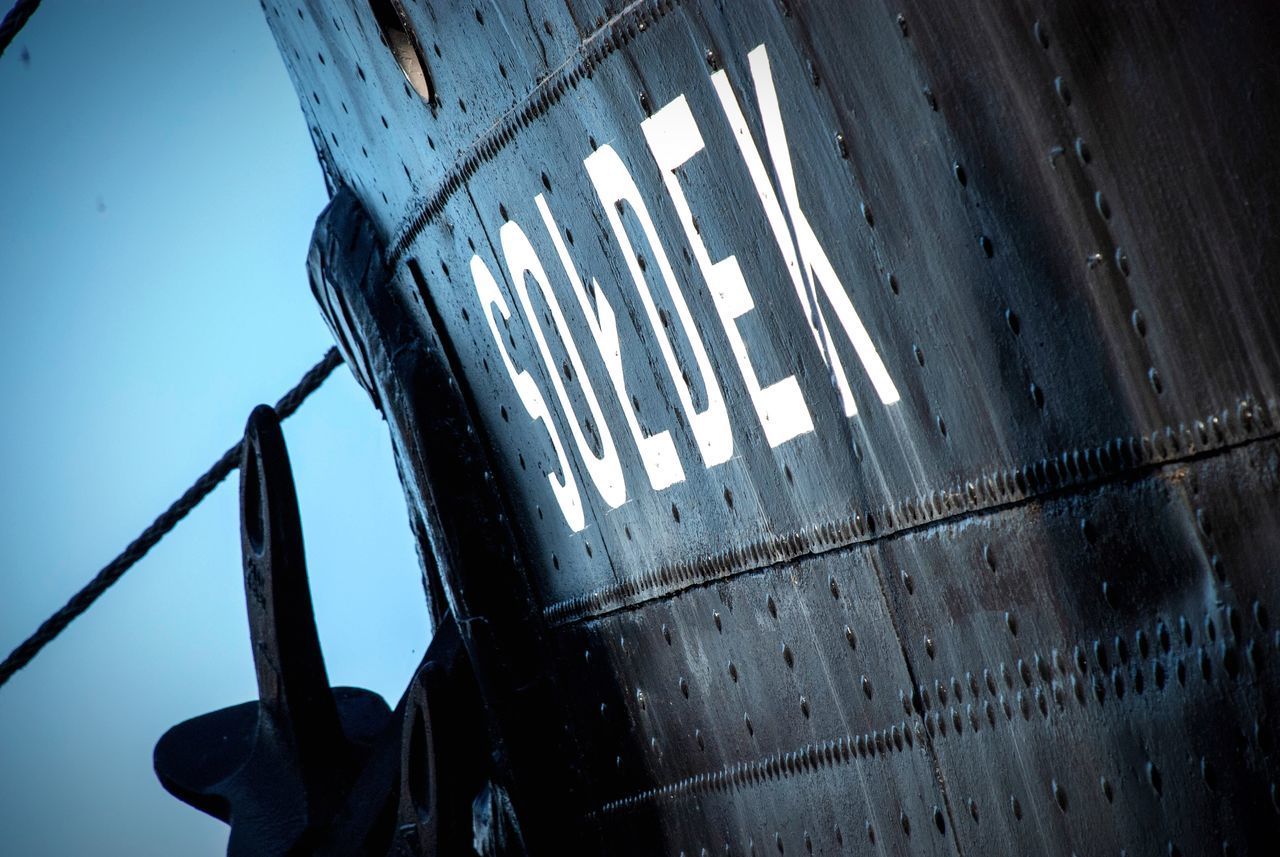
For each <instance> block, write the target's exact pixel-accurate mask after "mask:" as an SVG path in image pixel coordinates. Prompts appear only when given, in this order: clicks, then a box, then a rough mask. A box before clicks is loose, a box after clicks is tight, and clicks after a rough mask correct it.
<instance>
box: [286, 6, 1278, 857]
mask: <svg viewBox="0 0 1280 857" xmlns="http://www.w3.org/2000/svg"><path fill="white" fill-rule="evenodd" d="M266 10H267V15H268V20H269V21H270V22H271V23H272V26H273V29H274V30H275V32H276V35H277V38H278V39H279V40H280V43H281V47H282V53H283V55H284V57H285V59H286V62H287V63H288V64H289V66H290V70H291V73H292V74H293V76H294V79H295V81H296V83H297V86H298V89H299V93H300V96H301V98H302V101H303V104H304V108H305V110H306V112H307V115H308V117H309V120H310V122H311V124H312V126H313V135H314V137H315V140H316V145H317V149H318V151H319V153H320V157H321V159H322V162H323V163H324V165H325V167H326V175H327V177H328V179H329V181H330V182H331V183H332V184H334V185H336V184H338V183H341V184H345V185H347V186H349V187H351V188H352V189H353V190H354V191H355V192H356V194H357V195H358V196H359V197H360V199H361V200H362V202H363V203H364V205H365V207H366V208H367V210H368V211H369V212H370V213H371V215H372V216H373V218H374V220H375V222H376V223H377V224H378V227H379V229H380V230H381V232H382V238H383V241H384V243H385V245H386V247H387V257H388V260H389V262H390V269H391V272H392V273H391V276H392V280H391V281H390V284H389V288H390V289H392V290H393V293H394V296H395V299H396V300H398V301H400V303H401V305H402V306H403V312H404V317H405V319H406V320H407V322H408V324H409V325H410V327H411V328H412V327H413V326H414V325H416V326H417V327H418V328H420V329H422V330H424V331H426V330H428V329H430V328H431V327H432V325H433V322H432V319H431V317H430V312H429V311H428V307H430V308H431V312H434V313H435V314H436V316H437V321H436V322H435V324H437V325H438V326H439V327H440V328H441V330H440V333H441V334H442V336H443V337H444V338H445V339H446V340H447V341H448V343H450V348H451V349H452V353H453V354H454V355H455V356H456V360H457V366H456V370H457V371H458V373H459V376H460V379H459V380H460V383H461V384H462V385H463V387H464V388H465V389H466V391H467V393H468V396H469V401H470V402H472V403H473V406H474V413H473V414H472V417H473V418H474V420H475V421H476V424H477V427H478V429H479V432H480V434H481V435H482V436H483V438H484V439H485V442H486V444H487V445H488V449H489V450H490V452H491V455H492V457H493V465H494V469H495V472H496V478H497V483H498V487H499V488H500V490H501V492H502V494H503V496H504V497H505V498H506V499H507V508H509V509H510V512H511V515H512V521H511V525H512V527H513V529H514V531H515V534H516V540H517V542H518V545H519V549H520V553H521V556H522V558H523V562H524V564H525V568H527V573H528V577H529V583H530V585H531V587H532V591H533V593H534V597H535V599H536V600H537V604H536V605H535V606H536V607H537V608H538V609H539V610H540V611H541V619H540V620H539V621H538V623H537V624H538V625H539V628H540V630H544V631H546V633H547V635H548V639H549V640H550V643H549V646H551V649H550V651H551V652H554V655H555V657H554V659H553V660H552V661H551V662H550V668H551V669H552V671H553V672H555V673H556V674H557V675H559V676H560V677H561V678H560V680H561V685H560V686H561V687H562V688H563V689H564V690H565V695H564V697H565V699H566V701H565V703H564V710H563V711H562V712H561V714H562V715H563V718H564V720H565V722H567V723H568V724H569V725H570V727H571V728H572V729H573V730H575V732H576V733H577V734H579V735H581V736H582V737H581V739H580V741H579V745H580V746H581V747H583V748H585V749H584V750H583V752H584V760H583V761H582V762H581V763H580V764H581V768H582V771H583V773H582V777H583V779H584V781H585V782H587V783H588V784H589V785H588V786H587V788H588V791H589V792H590V793H591V794H592V796H593V798H594V803H591V801H588V803H591V806H592V809H593V812H592V813H591V814H590V815H589V816H588V820H587V821H585V822H584V823H585V824H587V826H588V827H590V828H591V829H594V830H596V831H598V832H599V834H600V835H601V836H602V837H604V838H605V839H608V840H611V841H625V842H629V843H631V847H633V848H634V849H635V852H636V853H652V851H653V849H654V848H661V849H665V850H668V851H670V852H672V853H679V852H681V851H684V852H685V853H693V854H696V853H699V849H702V848H706V849H708V852H711V851H721V850H723V849H724V848H725V847H726V846H729V848H730V850H732V851H734V852H738V851H743V850H746V849H748V848H749V847H751V846H754V847H755V848H757V849H759V850H762V849H764V848H766V847H767V848H774V847H779V848H793V849H803V848H805V847H806V845H809V846H811V848H812V849H813V850H820V851H834V850H838V849H839V848H840V847H841V845H842V843H848V844H849V845H850V847H852V844H853V843H855V842H856V843H859V844H870V842H871V841H872V839H873V838H874V840H875V843H876V845H877V846H880V847H883V848H885V849H886V850H887V851H889V852H890V853H927V852H932V851H951V850H955V851H960V852H963V851H969V852H971V853H986V852H989V851H991V850H1016V851H1027V850H1030V851H1044V852H1046V853H1064V854H1066V853H1072V852H1073V851H1076V852H1079V853H1094V852H1095V851H1097V852H1098V853H1104V852H1105V853H1113V852H1114V851H1115V850H1116V849H1118V848H1128V849H1129V851H1130V853H1145V852H1146V851H1149V852H1150V853H1168V850H1169V848H1171V847H1173V848H1178V849H1180V850H1181V851H1182V852H1183V853H1203V852H1207V851H1208V850H1219V849H1220V848H1221V841H1222V840H1223V839H1224V838H1226V839H1230V838H1231V837H1232V836H1233V835H1234V836H1237V837H1239V838H1240V846H1239V847H1241V848H1245V847H1246V846H1247V845H1249V844H1254V845H1256V844H1257V842H1258V840H1257V839H1256V837H1259V836H1261V835H1262V833H1263V832H1264V831H1266V830H1268V829H1273V828H1274V827H1275V826H1276V824H1277V822H1278V821H1280V816H1277V815H1275V813H1276V812H1277V810H1278V809H1280V808H1277V807H1276V806H1275V801H1276V800H1280V797H1278V796H1277V795H1276V792H1275V789H1276V785H1275V781H1276V773H1275V765H1274V761H1273V758H1272V756H1271V753H1272V749H1271V745H1272V741H1273V733H1274V725H1272V724H1271V722H1270V720H1269V719H1268V717H1267V703H1268V700H1269V699H1270V698H1271V697H1272V696H1273V695H1274V690H1273V687H1274V684H1273V678H1274V676H1273V675H1272V673H1271V667H1270V662H1271V660H1272V659H1273V656H1274V654H1275V645H1276V640H1275V638H1274V636H1272V632H1271V631H1270V630H1269V626H1268V625H1267V621H1268V620H1267V616H1268V615H1269V612H1274V611H1275V610H1277V609H1280V605H1278V604H1276V603H1275V601H1274V586H1273V584H1272V583H1271V582H1270V580H1269V579H1268V576H1267V572H1266V570H1267V568H1268V566H1267V558H1268V557H1269V556H1273V555H1274V552H1273V551H1272V550H1269V549H1268V545H1270V544H1271V543H1273V542H1275V541H1276V540H1277V538H1280V535H1278V534H1277V526H1276V523H1277V521H1276V484H1275V460H1276V452H1275V447H1274V445H1273V443H1272V440H1271V439H1272V438H1273V437H1274V434H1275V431H1276V425H1275V420H1276V418H1277V416H1278V414H1277V412H1276V406H1275V398H1276V395H1277V380H1278V373H1280V352H1278V351H1277V342H1278V341H1280V339H1278V338H1277V333H1280V289H1277V287H1276V286H1277V283H1276V282H1275V279H1276V274H1275V271H1276V270H1280V268H1278V267H1277V263H1280V259H1277V258H1276V255H1277V253H1280V241H1276V240H1275V239H1276V228H1275V216H1276V215H1275V200H1276V199H1277V198H1280V170H1277V169H1276V158H1275V154H1274V152H1273V150H1272V149H1273V146H1272V144H1271V140H1273V139H1274V138H1275V133H1276V131H1278V130H1280V128H1278V127H1277V126H1278V125H1280V122H1278V121H1277V120H1278V118H1280V111H1278V110H1277V109H1276V107H1275V105H1276V104H1277V103H1280V100H1277V97H1278V96H1280V78H1277V77H1276V75H1275V74H1274V72H1273V69H1272V65H1271V63H1272V60H1271V55H1272V52H1273V46H1274V44H1275V43H1276V37H1277V35H1278V34H1280V21H1278V20H1277V13H1276V11H1275V10H1273V9H1272V8H1271V7H1269V6H1267V5H1266V4H1262V3H1241V4H1233V5H1232V6H1231V7H1230V8H1227V9H1223V8H1218V7H1214V8H1212V9H1210V8H1209V6H1208V4H1196V3H1189V2H1188V3H1180V4H1173V5H1172V6H1170V5H1169V4H1154V3H1134V4H1124V5H1123V6H1120V5H1115V4H1104V3H1089V2H1076V3H1068V4H1043V5H1042V4H1036V3H1030V2H1026V3H1009V4H982V3H973V4H968V3H961V4H955V3H932V2H930V3H925V2H908V3H903V4H898V5H893V6H890V5H885V4H879V3H866V4H844V3H819V4H812V5H810V4H781V5H779V4H776V3H772V2H764V0H758V2H749V3H742V4H733V5H729V4H724V5H723V6H721V5H717V4H714V3H685V4H674V3H638V4H633V5H629V6H627V7H626V8H625V9H621V10H619V9H616V8H612V7H610V8H605V7H604V6H600V7H598V8H597V5H596V4H592V3H578V2H570V3H568V4H567V5H562V4H557V3H554V2H550V0H546V2H532V3H526V4H523V6H521V7H520V8H519V10H518V11H513V10H504V9H499V8H495V7H494V6H490V5H481V6H477V7H463V6H459V7H453V6H452V5H451V4H450V5H447V4H435V5H430V4H422V5H414V4H408V5H406V6H405V10H406V17H407V19H408V20H409V22H410V24H411V25H412V29H413V30H414V31H415V32H416V34H417V38H418V40H419V43H420V46H421V53H422V55H423V57H424V58H425V60H426V65H427V68H428V71H429V76H430V79H431V84H432V87H433V91H434V93H435V101H434V103H432V104H426V103H424V102H423V101H422V100H421V98H420V97H419V96H418V95H417V93H415V92H414V91H413V89H412V88H411V87H410V86H409V85H408V82H407V81H406V79H405V77H404V75H403V74H402V72H401V71H400V69H399V68H398V67H397V65H396V61H395V59H394V58H393V57H392V55H391V53H390V52H389V51H388V50H387V49H386V47H385V46H384V45H383V44H382V42H381V41H380V39H379V29H378V25H377V23H376V22H375V19H374V16H373V14H372V12H371V11H370V9H369V8H367V6H366V4H364V3H356V4H353V5H352V6H351V7H347V6H343V7H342V8H336V6H335V5H334V4H327V3H311V4H306V5H304V7H302V8H291V7H287V6H279V7H278V8H277V6H275V5H273V4H270V3H268V4H267V6H266ZM330 312H331V314H332V312H333V310H332V309H330ZM339 315H340V313H339ZM339 321H340V322H341V320H339ZM371 335H374V333H373V332H370V331H367V330H366V331H357V332H356V333H355V334H353V336H354V338H355V339H359V338H360V337H362V336H364V337H368V336H371ZM369 371H371V372H372V374H373V375H378V374H379V373H387V372H390V371H393V369H392V368H391V367H390V366H389V365H385V364H378V363H377V362H376V361H375V363H374V365H373V366H372V368H371V370H369ZM368 383H370V382H367V385H368ZM414 478H417V477H416V476H415V474H413V473H408V474H406V479H407V480H408V481H409V482H410V483H412V482H413V480H414ZM410 496H413V492H412V491H410ZM1207 521H1212V522H1213V523H1212V524H1209V523H1206V522H1207ZM485 571H486V570H485V569H475V570H474V572H470V573H473V574H475V575H482V574H484V573H485ZM1180 621H1185V622H1186V623H1188V624H1187V626H1186V627H1187V628H1191V629H1192V630H1191V631H1189V632H1188V631H1184V630H1182V628H1181V627H1180V626H1179V622H1180ZM1160 629H1164V630H1163V636H1162V632H1161V630H1160ZM668 638H669V639H668ZM1095 641H1096V645H1095ZM1077 651H1078V654H1077ZM1224 724H1226V725H1224ZM851 742H852V743H851ZM873 748H874V749H873ZM797 753H798V754H799V755H795V754H797ZM779 754H781V755H779ZM788 754H791V755H788ZM571 764H574V765H577V764H579V762H576V761H573V762H571ZM1197 778H1198V779H1197ZM1211 781H1212V782H1211ZM655 789H657V790H659V791H657V792H654V791H653V790H655ZM1153 831H1156V832H1153ZM624 834H625V835H624ZM619 837H621V838H619ZM1009 843H1017V847H1014V846H1013V845H1010V844H1009ZM1144 849H1145V851H1144ZM1246 850H1247V848H1246Z"/></svg>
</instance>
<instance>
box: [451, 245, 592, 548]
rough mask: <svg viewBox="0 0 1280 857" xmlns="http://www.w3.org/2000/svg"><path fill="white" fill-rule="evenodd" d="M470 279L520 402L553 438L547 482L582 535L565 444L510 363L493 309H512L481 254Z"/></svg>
mask: <svg viewBox="0 0 1280 857" xmlns="http://www.w3.org/2000/svg"><path fill="white" fill-rule="evenodd" d="M471 277H472V279H473V280H475V284H476V293H477V294H478V295H479V296H480V306H481V307H482V308H483V309H484V315H485V318H486V319H487V320H488V322H489V332H490V333H492V334H493V341H494V343H495V344H496V345H497V346H498V352H499V353H500V354H501V355H502V364H503V365H504V366H506V367H507V374H508V375H510V376H511V383H512V384H513V385H514V386H515V388H516V395H518V396H519V397H520V401H521V402H522V403H523V404H524V408H525V410H526V411H528V412H529V416H530V417H532V418H533V420H534V421H535V422H536V421H541V422H542V425H543V427H544V428H545V429H546V430H547V434H548V435H550V437H551V446H552V448H553V449H554V450H555V454H556V460H557V461H558V462H559V467H560V475H559V477H557V476H556V474H555V473H548V474H547V481H548V482H550V483H551V493H552V494H553V495H554V496H555V498H556V503H557V504H559V506H560V511H561V512H562V513H563V514H564V519H565V521H566V522H567V523H568V524H569V529H571V530H573V531H574V532H575V533H576V532H580V531H582V530H583V529H584V528H585V527H586V515H585V513H584V512H583V509H582V497H581V495H580V494H579V493H578V483H577V480H576V479H574V478H573V471H572V470H571V469H570V468H569V459H568V457H567V456H566V455H565V452H564V445H563V444H562V443H561V442H560V432H559V431H557V430H556V424H555V421H554V420H553V419H552V417H551V411H550V409H549V408H548V407H547V403H546V400H545V399H543V397H542V392H541V391H540V390H539V389H538V384H537V382H536V381H534V380H533V376H532V375H530V374H529V373H528V372H527V371H524V370H521V369H517V368H516V366H515V364H514V363H512V362H511V355H510V354H509V353H508V352H507V346H506V344H505V343H504V342H503V341H502V330H501V329H499V327H498V321H497V319H496V318H494V315H493V308H494V307H495V306H496V307H497V308H498V311H499V312H500V313H502V317H503V319H510V318H511V310H510V309H508V307H507V301H506V298H504V297H503V296H502V292H501V290H499V288H498V283H497V281H496V280H495V279H494V278H493V274H492V273H491V272H490V271H489V268H488V266H487V265H485V263H484V260H482V259H481V258H480V257H479V256H478V255H476V256H472V257H471Z"/></svg>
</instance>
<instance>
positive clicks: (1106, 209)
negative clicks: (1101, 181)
mask: <svg viewBox="0 0 1280 857" xmlns="http://www.w3.org/2000/svg"><path fill="white" fill-rule="evenodd" d="M1093 205H1094V208H1096V209H1098V214H1100V215H1102V219H1103V220H1110V219H1111V206H1110V205H1109V204H1108V203H1107V198H1106V197H1105V196H1103V195H1102V191H1100V190H1099V191H1095V192H1094V194H1093Z"/></svg>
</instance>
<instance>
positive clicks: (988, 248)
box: [978, 235, 996, 259]
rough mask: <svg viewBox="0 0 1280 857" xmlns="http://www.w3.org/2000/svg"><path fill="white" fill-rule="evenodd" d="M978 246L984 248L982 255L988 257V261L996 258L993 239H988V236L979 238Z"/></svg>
mask: <svg viewBox="0 0 1280 857" xmlns="http://www.w3.org/2000/svg"><path fill="white" fill-rule="evenodd" d="M978 246H979V247H981V248H982V254H983V255H984V256H986V257H987V258H988V259H990V258H991V257H993V256H995V254H996V248H995V245H993V244H992V243H991V239H990V238H988V237H987V236H986V235H979V236H978Z"/></svg>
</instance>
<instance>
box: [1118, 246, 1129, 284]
mask: <svg viewBox="0 0 1280 857" xmlns="http://www.w3.org/2000/svg"><path fill="white" fill-rule="evenodd" d="M1116 267H1117V268H1119V269H1120V273H1122V274H1124V275H1125V276H1126V277H1127V276H1129V257H1128V256H1127V255H1126V254H1125V252H1124V248H1122V247H1117V248H1116Z"/></svg>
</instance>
